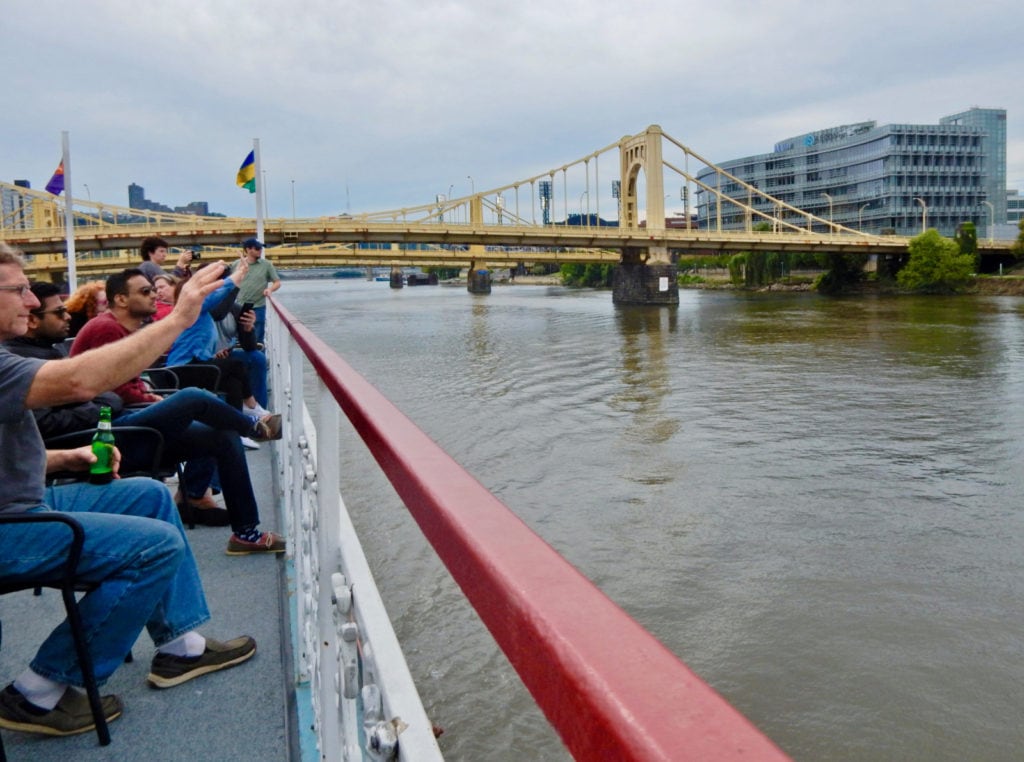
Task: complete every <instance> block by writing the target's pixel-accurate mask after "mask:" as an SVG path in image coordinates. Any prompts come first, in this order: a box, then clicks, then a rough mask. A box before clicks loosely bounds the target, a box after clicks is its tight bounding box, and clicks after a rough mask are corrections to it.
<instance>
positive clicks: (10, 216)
mask: <svg viewBox="0 0 1024 762" xmlns="http://www.w3.org/2000/svg"><path fill="white" fill-rule="evenodd" d="M14 185H16V186H18V187H19V188H31V187H32V184H31V183H30V182H29V181H28V180H15V181H14ZM0 213H2V214H3V227H5V228H21V229H24V228H30V227H32V205H31V204H26V203H25V197H24V196H22V195H21V194H20V193H18V191H16V190H12V189H8V188H4V189H3V191H2V193H0Z"/></svg>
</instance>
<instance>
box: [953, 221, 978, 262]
mask: <svg viewBox="0 0 1024 762" xmlns="http://www.w3.org/2000/svg"><path fill="white" fill-rule="evenodd" d="M954 240H955V241H956V243H957V246H959V247H960V253H961V254H969V255H970V256H971V257H972V259H973V261H974V272H977V271H978V270H979V269H980V266H981V255H980V254H979V253H978V229H977V228H976V227H974V223H973V222H962V223H960V224H959V225H957V228H956V237H955V238H954Z"/></svg>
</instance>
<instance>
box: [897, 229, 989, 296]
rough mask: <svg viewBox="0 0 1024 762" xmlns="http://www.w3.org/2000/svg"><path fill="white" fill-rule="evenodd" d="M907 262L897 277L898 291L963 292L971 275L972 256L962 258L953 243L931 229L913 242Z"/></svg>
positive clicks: (962, 255)
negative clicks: (901, 289)
mask: <svg viewBox="0 0 1024 762" xmlns="http://www.w3.org/2000/svg"><path fill="white" fill-rule="evenodd" d="M908 250H909V252H910V258H909V259H908V260H907V265H906V267H904V268H903V269H902V270H900V272H899V274H898V275H897V276H896V283H897V284H898V285H899V286H900V288H905V289H908V290H910V291H916V292H919V293H925V294H949V293H955V292H957V291H959V290H961V289H963V288H964V287H965V286H966V285H967V284H968V283H970V281H971V278H972V277H973V273H974V256H973V255H971V254H962V253H961V252H960V247H959V246H958V245H957V242H956V241H952V240H950V239H948V238H943V237H942V236H940V235H939V233H938V231H936V230H934V229H932V230H928V231H925V232H924V233H922V234H921V235H919V236H917V237H915V238H913V239H912V240H911V241H910V246H909V247H908Z"/></svg>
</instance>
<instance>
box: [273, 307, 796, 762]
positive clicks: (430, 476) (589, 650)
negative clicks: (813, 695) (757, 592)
mask: <svg viewBox="0 0 1024 762" xmlns="http://www.w3.org/2000/svg"><path fill="white" fill-rule="evenodd" d="M273 306H274V308H275V309H276V310H277V313H278V314H279V315H280V317H281V319H282V320H283V321H284V324H285V326H286V327H287V329H288V331H289V333H290V334H291V336H292V337H293V339H294V340H295V341H296V342H297V343H298V344H299V346H300V347H301V348H302V350H303V352H304V353H305V355H306V357H307V358H308V359H309V361H310V362H311V363H312V365H313V368H314V369H315V370H316V373H317V374H318V376H319V377H320V378H321V380H322V381H323V382H324V384H325V385H326V386H327V388H328V389H329V390H330V391H331V393H332V394H333V395H334V398H335V400H336V401H337V402H338V404H339V405H340V406H341V409H342V410H343V412H344V413H345V415H346V416H348V419H349V420H350V421H351V422H352V424H353V426H354V427H355V429H356V431H358V432H359V435H360V436H361V437H362V439H363V441H364V442H365V443H366V445H367V447H369V449H370V452H371V453H372V454H373V457H374V458H375V459H376V461H377V463H378V464H379V465H380V467H381V469H382V470H383V471H384V473H385V474H386V475H387V477H388V479H389V480H390V481H391V484H392V485H393V486H394V488H395V490H396V491H397V492H398V494H399V496H400V497H401V498H402V500H403V501H404V502H405V505H406V507H407V508H408V509H409V511H410V513H412V515H413V517H414V518H415V520H416V522H417V523H418V524H419V526H420V529H421V530H422V531H423V534H424V535H425V536H426V537H427V539H428V540H429V542H430V543H431V545H432V546H433V547H434V550H435V551H436V552H437V554H438V556H439V557H440V558H441V560H442V562H443V563H444V564H445V566H446V567H447V568H448V571H449V572H450V573H451V575H452V577H454V579H455V581H456V582H457V583H458V584H459V586H460V587H461V588H462V591H463V593H464V594H465V595H466V597H467V599H468V600H469V601H470V603H471V604H472V606H473V608H474V609H475V610H476V612H477V614H478V615H479V616H480V618H481V619H482V620H483V622H484V624H485V625H486V626H487V628H488V629H489V630H490V632H491V634H492V635H493V637H494V639H495V640H496V641H497V643H498V645H499V646H500V647H501V649H502V651H504V653H505V655H506V657H507V658H508V659H509V661H510V662H511V663H512V665H513V667H514V668H515V669H516V671H517V672H518V673H519V676H520V678H521V679H522V681H523V683H524V684H525V685H526V687H527V689H528V690H529V691H530V693H531V694H532V695H533V697H534V700H536V702H537V704H538V705H539V706H540V708H541V710H542V711H543V712H544V714H545V715H546V716H547V718H548V721H549V722H550V723H551V724H552V725H553V726H554V728H555V730H556V731H557V732H558V734H559V735H560V736H561V738H562V741H563V742H564V743H565V745H566V746H567V747H568V749H569V751H570V753H571V754H572V755H573V756H574V757H575V758H576V759H585V760H599V759H600V760H672V761H673V762H678V761H679V760H701V761H702V762H712V761H714V760H737V759H743V760H755V759H756V760H785V759H788V757H787V756H786V755H785V754H784V753H783V752H782V751H781V750H779V748H778V747H777V746H775V745H774V744H773V743H772V742H771V741H770V740H769V739H768V738H767V737H766V736H765V735H763V734H762V733H761V732H760V731H759V730H758V729H757V728H756V727H754V725H753V724H752V723H751V722H750V721H749V720H747V719H746V718H745V717H744V716H743V715H741V714H740V713H739V712H738V711H737V710H736V709H734V708H733V707H732V706H731V705H729V703H728V702H726V701H725V699H723V698H722V697H721V696H719V695H718V694H717V693H716V692H715V691H714V690H713V689H712V688H711V687H710V686H709V685H707V683H705V682H704V681H703V680H701V678H700V677H698V676H697V675H696V674H694V673H693V672H692V671H691V670H690V669H689V667H687V666H686V665H685V664H684V663H683V662H682V661H681V660H680V659H679V658H678V657H676V656H675V654H673V653H672V652H671V651H669V650H668V649H667V648H665V646H663V645H662V644H661V643H660V642H659V641H658V640H656V639H655V638H654V636H653V635H651V634H650V633H649V632H647V630H645V629H644V628H643V627H641V626H640V625H639V624H638V623H637V622H636V621H635V620H634V619H632V618H631V617H630V616H629V615H628V614H626V613H625V612H624V611H623V610H622V609H621V608H619V607H618V606H617V605H616V604H615V603H614V602H612V601H611V599H609V598H608V597H607V596H606V595H605V594H604V593H602V592H601V591H600V590H599V589H598V588H597V587H595V586H594V584H593V583H591V582H590V581H589V580H588V579H586V577H584V576H583V575H582V574H580V572H579V571H577V570H576V569H575V568H574V567H573V566H572V565H571V564H569V562H568V561H566V560H565V559H564V558H562V557H561V556H560V555H559V554H558V553H557V552H556V551H555V550H554V549H553V548H552V547H551V546H550V545H548V544H547V543H546V542H545V541H544V540H543V539H541V538H540V537H539V536H538V535H537V534H536V533H535V532H534V531H533V530H532V529H530V528H529V527H528V526H526V524H524V523H523V522H522V520H520V519H519V518H518V517H517V516H516V515H515V514H514V513H513V512H512V511H511V510H510V509H509V508H508V507H507V506H506V505H505V504H504V503H502V502H501V501H500V500H498V499H497V498H496V497H495V496H494V495H492V494H491V493H490V492H489V491H488V490H487V489H486V488H485V487H484V486H483V485H481V484H480V483H479V482H478V481H477V480H476V479H474V478H473V477H472V476H471V475H470V474H469V473H467V472H466V471H465V470H464V469H463V468H462V467H461V466H460V465H459V464H458V463H456V462H455V461H454V460H453V459H452V458H451V456H449V455H448V454H447V453H446V452H445V451H444V450H442V449H441V448H440V447H439V446H438V445H437V444H436V443H434V442H433V441H432V440H431V439H430V438H429V437H427V435H426V434H424V433H423V432H422V431H421V430H420V429H419V428H417V427H416V425H415V424H414V423H412V421H410V420H409V419H408V418H407V417H406V416H405V415H403V414H402V413H401V412H400V411H399V410H398V409H397V408H396V407H395V406H394V405H393V404H392V403H391V402H390V401H389V400H388V399H387V398H385V397H384V396H383V395H382V394H381V393H380V392H379V391H378V390H377V389H376V388H374V387H373V386H372V385H371V384H370V383H369V382H368V381H367V380H366V379H364V378H363V377H362V376H360V375H359V374H358V373H357V372H356V371H355V370H353V369H352V368H351V367H350V366H349V365H348V364H347V363H346V362H345V361H344V360H342V359H341V357H339V356H338V354H337V353H336V352H335V351H334V350H333V349H331V348H330V347H329V346H327V344H325V343H324V342H323V341H322V340H321V339H320V338H319V337H317V336H316V335H315V334H314V333H313V332H312V331H310V330H309V328H307V327H306V326H305V325H303V324H302V323H301V322H300V321H299V320H297V319H296V318H295V316H294V315H292V314H291V313H290V312H289V311H288V310H287V309H285V308H283V307H282V306H281V305H280V303H278V302H276V301H274V302H273Z"/></svg>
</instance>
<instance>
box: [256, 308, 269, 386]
mask: <svg viewBox="0 0 1024 762" xmlns="http://www.w3.org/2000/svg"><path fill="white" fill-rule="evenodd" d="M252 311H253V312H254V313H256V324H255V325H254V326H253V327H252V330H253V333H255V334H256V341H258V342H259V343H260V344H263V343H265V342H264V340H263V334H264V332H265V331H266V329H267V305H265V304H264V305H263V306H262V307H253V308H252ZM260 404H261V405H262V404H263V403H262V402H261V403H260Z"/></svg>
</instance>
